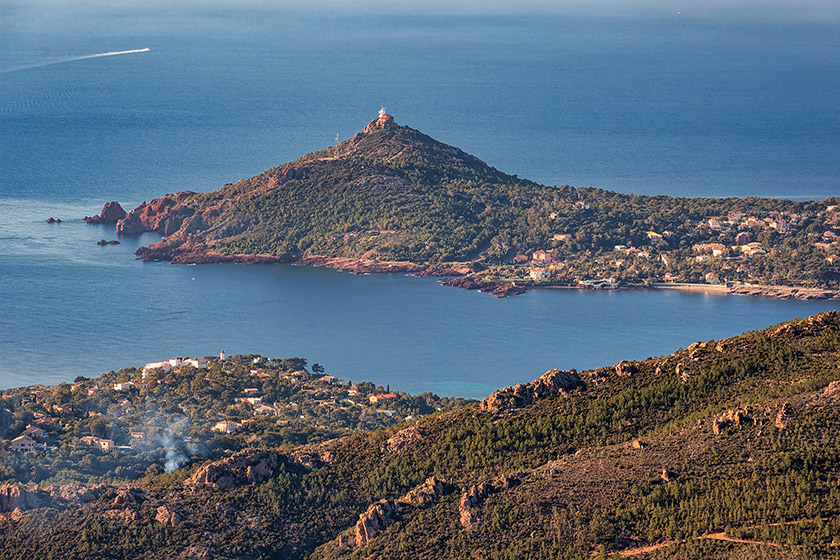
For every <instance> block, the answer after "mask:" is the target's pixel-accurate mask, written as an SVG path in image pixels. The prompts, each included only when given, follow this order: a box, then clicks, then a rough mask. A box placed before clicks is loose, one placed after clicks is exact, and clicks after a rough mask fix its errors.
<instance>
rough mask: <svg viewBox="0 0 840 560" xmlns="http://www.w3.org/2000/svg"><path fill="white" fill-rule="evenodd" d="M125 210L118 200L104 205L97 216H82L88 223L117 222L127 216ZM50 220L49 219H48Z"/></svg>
mask: <svg viewBox="0 0 840 560" xmlns="http://www.w3.org/2000/svg"><path fill="white" fill-rule="evenodd" d="M125 214H126V213H125V210H123V207H122V206H120V203H119V202H117V201H116V200H114V201H112V202H108V203H107V204H105V206H103V207H102V212H100V213H99V214H96V215H95V216H85V217H84V218H82V221H84V222H85V223H86V224H106V225H107V224H116V223H117V222H118V221H120V220H122V219H123V218H125ZM48 221H49V220H48Z"/></svg>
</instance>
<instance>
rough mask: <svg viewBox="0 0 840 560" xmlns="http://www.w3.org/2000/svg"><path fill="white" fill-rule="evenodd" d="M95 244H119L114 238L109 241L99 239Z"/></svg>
mask: <svg viewBox="0 0 840 560" xmlns="http://www.w3.org/2000/svg"><path fill="white" fill-rule="evenodd" d="M96 244H97V245H119V244H120V242H119V241H117V240H116V239H112V240H111V241H107V240H105V239H100V240H99V241H97V242H96Z"/></svg>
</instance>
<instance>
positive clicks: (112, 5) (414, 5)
mask: <svg viewBox="0 0 840 560" xmlns="http://www.w3.org/2000/svg"><path fill="white" fill-rule="evenodd" d="M16 4H17V5H23V4H25V5H28V6H33V5H42V6H44V7H45V8H49V9H52V10H55V11H58V12H64V13H67V12H76V13H79V14H80V15H81V13H82V12H84V11H85V10H86V9H94V10H104V11H146V10H150V9H155V8H158V7H164V8H169V9H173V8H174V9H176V10H177V9H178V8H179V7H189V8H193V9H199V10H200V9H201V8H202V7H206V8H208V9H216V8H220V7H231V8H235V7H241V8H243V9H248V8H259V9H272V10H278V9H279V10H292V11H301V12H311V11H316V12H332V13H337V14H341V13H383V14H386V13H423V14H430V15H432V14H475V15H491V14H511V15H513V14H517V13H540V12H545V13H579V14H591V15H601V16H613V17H632V16H640V17H651V16H657V15H671V14H673V15H676V14H677V13H679V14H680V15H683V16H688V17H691V16H695V17H726V16H730V17H731V16H742V17H751V18H761V19H764V18H785V19H803V20H838V19H840V1H838V0H798V1H796V2H793V1H790V0H736V1H732V0H700V1H697V0H694V1H688V0H518V1H516V2H511V1H506V0H352V1H349V0H306V1H301V0H180V1H177V2H175V3H173V2H171V0H145V1H142V2H113V1H111V0H82V1H80V2H72V3H69V2H67V1H66V0H6V1H5V2H0V17H2V13H3V8H2V6H3V5H5V6H6V8H7V9H8V8H9V7H10V6H14V5H16Z"/></svg>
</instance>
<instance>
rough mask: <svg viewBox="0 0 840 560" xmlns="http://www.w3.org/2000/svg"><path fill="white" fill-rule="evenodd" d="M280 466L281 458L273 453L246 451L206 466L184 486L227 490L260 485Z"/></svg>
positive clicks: (256, 450) (185, 482)
mask: <svg viewBox="0 0 840 560" xmlns="http://www.w3.org/2000/svg"><path fill="white" fill-rule="evenodd" d="M279 465H280V456H279V455H277V453H274V452H273V451H265V450H260V449H246V450H244V451H240V452H238V453H234V454H233V455H231V456H230V457H228V458H227V459H222V460H221V461H215V462H213V463H210V464H208V465H204V466H203V467H201V468H200V469H198V470H197V471H196V472H195V474H193V475H192V476H191V477H189V478H188V479H187V480H185V481H184V485H186V486H211V487H214V488H218V489H220V490H227V489H230V488H236V487H238V486H244V485H246V484H259V483H260V482H263V481H264V480H266V479H267V478H269V477H270V476H271V475H272V474H274V472H275V471H276V470H277V467H278V466H279Z"/></svg>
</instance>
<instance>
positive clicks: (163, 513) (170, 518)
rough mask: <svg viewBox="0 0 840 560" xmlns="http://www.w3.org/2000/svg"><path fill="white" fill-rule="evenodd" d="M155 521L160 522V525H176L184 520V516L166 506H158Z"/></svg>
mask: <svg viewBox="0 0 840 560" xmlns="http://www.w3.org/2000/svg"><path fill="white" fill-rule="evenodd" d="M155 521H157V522H158V523H160V524H161V525H168V526H170V527H177V526H178V524H179V523H181V522H182V521H184V517H183V516H182V515H181V514H180V513H178V512H177V511H174V510H170V509H169V508H168V507H166V506H160V507H158V508H157V514H156V515H155Z"/></svg>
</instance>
